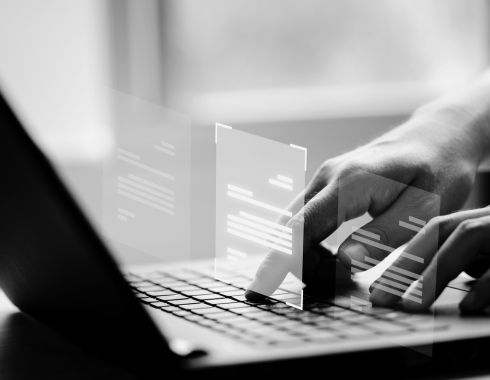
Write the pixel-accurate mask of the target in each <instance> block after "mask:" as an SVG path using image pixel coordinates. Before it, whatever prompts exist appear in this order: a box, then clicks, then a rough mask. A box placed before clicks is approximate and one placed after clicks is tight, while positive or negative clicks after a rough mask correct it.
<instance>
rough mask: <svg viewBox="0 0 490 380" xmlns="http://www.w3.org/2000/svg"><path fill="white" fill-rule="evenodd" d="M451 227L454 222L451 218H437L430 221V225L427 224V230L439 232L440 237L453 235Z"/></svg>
mask: <svg viewBox="0 0 490 380" xmlns="http://www.w3.org/2000/svg"><path fill="white" fill-rule="evenodd" d="M451 225H452V220H451V218H450V217H449V216H447V215H445V216H436V217H434V218H432V219H431V220H429V223H427V229H429V230H432V231H437V232H438V233H439V236H441V237H443V236H444V237H445V236H447V235H449V234H450V233H451V231H452V228H451Z"/></svg>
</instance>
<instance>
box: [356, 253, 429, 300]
mask: <svg viewBox="0 0 490 380" xmlns="http://www.w3.org/2000/svg"><path fill="white" fill-rule="evenodd" d="M379 263H380V261H379V260H376V259H373V258H372V257H369V256H365V257H364V261H359V260H355V259H352V260H351V277H352V278H354V276H355V274H356V273H359V272H362V271H366V270H369V269H372V268H373V267H375V266H376V265H378V264H379ZM373 287H374V288H376V289H378V290H382V291H384V292H387V293H390V294H393V295H396V296H398V297H402V296H403V297H405V298H406V299H410V300H412V301H414V302H417V303H421V302H422V292H423V277H422V276H421V275H419V274H417V273H414V272H411V271H409V270H406V269H403V268H400V267H399V266H395V265H391V266H389V267H388V268H387V269H386V270H385V271H384V272H383V274H382V276H381V277H379V278H378V279H377V280H376V282H375V283H374V284H373ZM410 287H412V289H411V290H410V294H407V295H405V292H406V291H407V290H408V289H409V288H410Z"/></svg>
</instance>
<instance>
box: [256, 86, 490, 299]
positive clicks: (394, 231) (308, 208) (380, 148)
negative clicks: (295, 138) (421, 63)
mask: <svg viewBox="0 0 490 380" xmlns="http://www.w3.org/2000/svg"><path fill="white" fill-rule="evenodd" d="M477 90H478V91H476V90H475V91H476V92H477V93H478V94H479V93H480V92H483V94H484V95H485V96H486V97H485V99H488V96H487V95H488V92H489V91H487V90H486V88H485V91H483V90H482V89H481V88H480V87H477ZM475 91H473V92H470V93H469V95H467V96H466V97H462V99H459V101H455V100H454V99H452V98H450V101H447V102H442V103H441V102H436V103H434V104H433V105H429V106H426V107H424V108H422V109H421V110H419V111H418V112H416V113H415V114H414V116H413V117H412V118H411V119H410V120H409V121H407V122H406V123H405V124H403V125H401V126H399V127H398V128H396V129H394V130H392V131H390V132H389V133H387V134H385V135H383V136H381V137H380V138H378V139H376V140H374V141H373V142H371V143H369V144H367V145H365V146H363V147H360V148H358V149H356V150H354V151H351V152H349V153H346V154H343V155H341V156H338V157H335V158H333V159H330V160H327V161H326V162H325V163H324V164H323V165H322V166H321V167H320V168H319V169H318V170H317V172H316V174H315V176H314V178H313V180H312V181H311V182H310V183H309V185H308V186H307V188H306V190H305V192H304V194H302V195H301V196H300V197H299V198H298V199H303V196H304V199H305V202H306V204H305V205H304V206H303V204H301V202H299V201H298V200H297V201H296V202H295V203H294V204H293V205H292V206H291V208H290V209H291V210H292V211H293V215H294V216H293V218H292V219H291V220H289V221H288V222H287V224H288V225H289V226H290V227H292V229H293V239H294V238H295V233H296V237H298V236H299V235H300V234H303V233H304V235H303V250H299V251H303V257H301V258H299V257H294V255H293V256H288V255H283V254H280V253H278V252H271V253H270V254H269V255H268V256H267V257H266V258H265V260H264V261H263V262H262V264H261V266H260V268H259V270H258V271H257V274H256V277H255V279H254V281H253V282H252V284H251V285H250V287H249V290H253V291H255V292H258V293H261V294H265V295H269V294H271V293H272V292H273V291H274V290H275V289H276V288H277V286H279V285H280V283H281V282H282V280H283V279H284V277H285V276H286V274H287V273H288V272H290V271H292V270H291V269H292V268H296V269H297V268H298V267H299V266H298V262H299V261H298V260H303V262H302V264H303V273H302V274H303V281H304V282H305V283H306V284H307V285H308V281H313V282H316V283H317V284H321V281H320V280H319V279H318V276H319V275H320V274H321V273H323V272H325V270H324V269H322V268H318V265H323V264H322V263H324V262H325V260H324V258H325V256H324V255H323V254H319V253H318V252H317V249H316V248H315V247H317V246H318V244H319V243H320V242H321V241H323V240H324V239H325V238H327V237H328V236H329V235H330V234H332V233H333V232H334V231H335V230H336V229H337V228H338V226H339V225H340V224H341V223H343V222H345V221H347V220H350V219H353V218H355V217H357V216H360V215H363V214H364V213H366V212H367V213H369V214H370V216H371V217H372V218H373V220H372V221H371V222H370V223H368V224H367V225H366V226H364V227H363V230H365V231H368V232H372V233H373V234H376V235H378V236H379V237H380V240H381V241H380V243H382V244H383V245H388V246H391V247H397V246H400V245H402V244H404V243H405V242H407V241H408V240H410V239H411V238H412V237H413V235H414V232H413V231H410V230H408V229H406V230H404V229H400V228H398V221H399V220H406V219H407V218H408V216H409V215H410V214H412V215H413V210H419V216H420V217H422V218H423V217H424V212H426V213H427V215H426V216H427V218H429V217H431V216H433V210H434V207H435V205H434V204H431V202H432V201H431V200H430V199H428V198H423V197H422V198H421V197H420V196H419V194H420V192H417V191H415V190H414V189H417V188H418V189H422V190H425V191H426V192H430V193H433V194H436V195H438V196H440V199H441V204H440V212H441V214H447V213H450V212H453V211H455V210H457V209H458V208H460V207H461V206H462V204H463V202H464V201H465V199H466V198H467V196H468V194H469V191H470V189H471V187H472V184H473V180H474V176H475V173H476V170H477V168H478V165H479V164H480V162H481V161H482V160H483V158H484V157H485V155H486V154H487V152H488V151H489V150H490V149H489V147H490V143H489V140H490V139H489V137H488V136H490V132H489V131H488V129H489V127H488V123H486V124H485V123H484V122H487V120H488V119H490V117H489V115H490V106H487V104H486V103H484V102H483V101H480V102H478V101H474V98H475V96H476V95H475V93H474V92H475ZM477 98H478V97H477ZM481 98H483V97H481ZM478 99H480V98H478ZM465 100H466V103H465ZM455 104H456V105H457V106H455ZM466 104H468V107H466V106H465V105H466ZM477 105H478V107H477ZM372 174H374V175H375V176H373V175H372ZM377 178H378V179H377ZM379 178H386V179H389V180H391V181H383V180H381V181H380V180H379ZM345 183H347V184H348V185H347V186H343V187H342V189H341V188H340V184H345ZM387 183H389V185H387ZM340 191H342V204H343V206H342V207H341V208H339V192H340ZM293 244H294V241H293ZM386 255H387V252H386V251H385V250H382V249H379V248H376V247H374V246H372V245H366V244H363V243H360V242H359V241H357V240H354V239H352V238H348V239H347V240H346V241H345V242H344V243H343V244H342V245H341V246H340V248H339V251H338V258H339V259H340V261H341V262H343V263H344V264H345V265H346V266H350V261H351V260H352V259H356V260H360V261H362V260H363V258H364V257H366V256H369V257H372V258H374V259H376V260H381V259H383V258H384V257H385V256H386ZM293 272H294V271H293ZM327 272H328V270H327ZM326 283H329V282H328V281H326ZM250 293H251V292H249V294H250Z"/></svg>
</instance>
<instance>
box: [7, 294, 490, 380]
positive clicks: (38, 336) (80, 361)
mask: <svg viewBox="0 0 490 380" xmlns="http://www.w3.org/2000/svg"><path fill="white" fill-rule="evenodd" d="M424 378H426V377H424V376H423V374H421V375H419V376H417V379H424ZM431 378H434V377H431ZM436 378H444V379H448V376H447V374H446V375H444V376H441V377H436ZM449 378H451V379H473V380H477V379H488V378H490V375H484V374H481V373H472V372H470V371H469V372H468V373H464V374H455V375H454V376H452V377H449ZM0 379H2V380H11V379H15V380H17V379H29V380H30V379H63V380H69V379H124V380H126V379H127V380H129V379H136V377H134V376H132V375H131V374H129V373H127V372H125V371H123V370H121V369H119V368H115V367H113V366H111V365H110V364H107V363H105V362H102V361H101V360H99V359H97V358H95V357H94V356H92V355H91V354H89V353H87V352H84V351H83V350H82V349H80V348H78V347H76V346H75V345H73V344H71V343H70V342H68V341H67V340H65V339H64V338H63V337H61V336H59V335H58V334H57V333H55V332H54V331H52V330H51V329H49V328H48V327H46V326H44V325H42V324H41V323H39V322H37V321H35V320H34V319H32V318H31V317H29V316H27V315H25V314H23V313H20V312H19V311H18V310H17V309H16V307H15V306H14V305H12V304H11V303H10V301H9V300H8V299H7V298H6V297H5V295H4V294H3V293H2V292H1V291H0Z"/></svg>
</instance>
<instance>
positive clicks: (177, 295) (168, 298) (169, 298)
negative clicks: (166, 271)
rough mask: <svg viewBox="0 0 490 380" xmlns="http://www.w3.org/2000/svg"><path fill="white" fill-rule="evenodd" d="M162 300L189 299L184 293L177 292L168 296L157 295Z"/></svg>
mask: <svg viewBox="0 0 490 380" xmlns="http://www.w3.org/2000/svg"><path fill="white" fill-rule="evenodd" d="M157 298H158V299H159V300H161V301H173V300H185V299H189V298H188V297H186V296H184V295H182V294H176V293H174V294H173V295H168V296H160V297H157Z"/></svg>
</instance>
